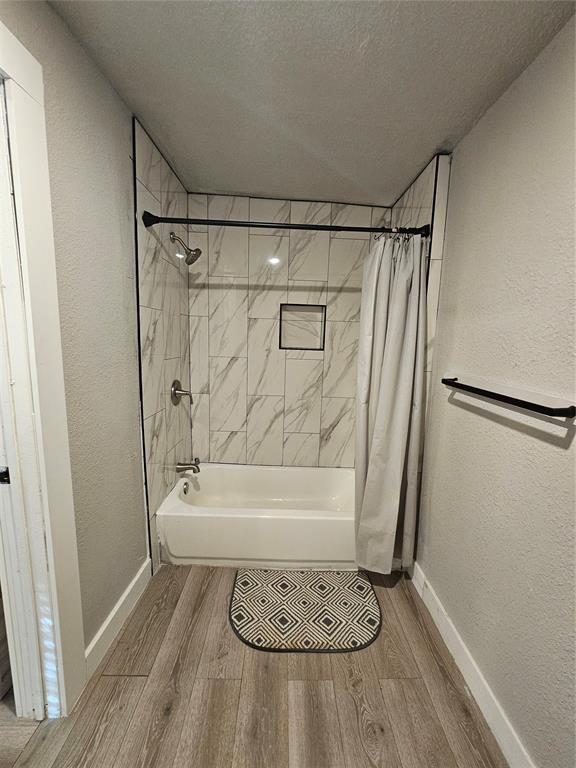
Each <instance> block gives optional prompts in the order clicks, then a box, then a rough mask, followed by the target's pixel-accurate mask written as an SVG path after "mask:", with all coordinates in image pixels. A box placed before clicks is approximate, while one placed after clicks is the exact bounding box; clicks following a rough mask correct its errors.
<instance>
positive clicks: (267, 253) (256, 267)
mask: <svg viewBox="0 0 576 768" xmlns="http://www.w3.org/2000/svg"><path fill="white" fill-rule="evenodd" d="M288 246H289V239H288V238H286V237H272V236H270V235H268V236H267V235H259V236H257V237H254V236H252V235H251V236H250V269H249V299H248V315H249V317H278V313H279V311H280V304H282V303H285V302H286V297H287V290H286V289H287V284H288Z"/></svg>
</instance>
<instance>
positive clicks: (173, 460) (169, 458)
mask: <svg viewBox="0 0 576 768" xmlns="http://www.w3.org/2000/svg"><path fill="white" fill-rule="evenodd" d="M179 446H180V444H178V445H176V446H174V448H172V449H171V450H169V451H168V452H167V453H166V461H165V462H164V482H165V483H166V493H170V491H171V490H172V488H174V486H175V485H176V481H177V480H178V474H177V473H176V464H177V463H178V462H179V461H180V457H179V456H178V453H179V450H180V447H179Z"/></svg>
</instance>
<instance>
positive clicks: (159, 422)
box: [144, 409, 166, 464]
mask: <svg viewBox="0 0 576 768" xmlns="http://www.w3.org/2000/svg"><path fill="white" fill-rule="evenodd" d="M144 455H145V457H146V463H147V464H162V463H163V462H164V456H165V455H166V426H165V423H164V409H162V410H160V411H158V412H157V413H155V414H153V415H152V416H148V418H147V419H144Z"/></svg>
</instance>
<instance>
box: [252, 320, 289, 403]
mask: <svg viewBox="0 0 576 768" xmlns="http://www.w3.org/2000/svg"><path fill="white" fill-rule="evenodd" d="M278 334H279V322H278V320H267V319H260V318H258V319H257V318H250V320H249V321H248V394H250V395H283V394H284V366H285V359H286V358H285V354H284V350H282V349H279V346H278V344H279V339H278Z"/></svg>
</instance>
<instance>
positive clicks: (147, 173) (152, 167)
mask: <svg viewBox="0 0 576 768" xmlns="http://www.w3.org/2000/svg"><path fill="white" fill-rule="evenodd" d="M135 128H136V178H137V179H138V181H140V182H142V184H144V186H145V187H146V189H148V191H149V192H151V193H152V194H153V195H154V197H155V198H156V199H157V200H158V201H160V168H161V164H162V155H161V154H160V152H158V150H157V149H156V147H155V146H154V143H153V141H152V140H151V139H150V137H149V136H148V134H147V133H146V131H145V130H144V129H143V128H142V126H141V125H140V123H136V126H135ZM151 213H152V211H151Z"/></svg>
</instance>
